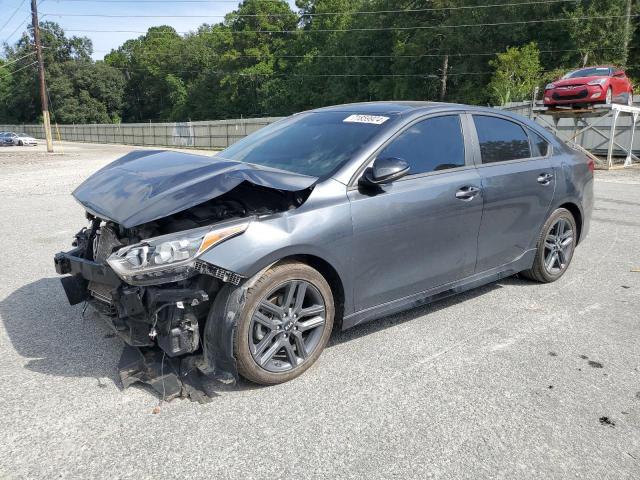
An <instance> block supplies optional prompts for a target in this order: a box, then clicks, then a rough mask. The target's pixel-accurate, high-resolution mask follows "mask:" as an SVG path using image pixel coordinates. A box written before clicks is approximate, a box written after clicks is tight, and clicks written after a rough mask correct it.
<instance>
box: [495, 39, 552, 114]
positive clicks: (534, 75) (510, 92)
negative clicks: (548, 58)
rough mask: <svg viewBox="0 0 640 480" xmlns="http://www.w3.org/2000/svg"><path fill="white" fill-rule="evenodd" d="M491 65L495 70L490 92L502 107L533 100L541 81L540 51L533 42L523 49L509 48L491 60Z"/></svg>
mask: <svg viewBox="0 0 640 480" xmlns="http://www.w3.org/2000/svg"><path fill="white" fill-rule="evenodd" d="M489 65H490V66H492V67H493V68H494V69H495V73H494V74H493V77H491V81H490V82H489V90H490V91H491V93H492V97H493V99H494V100H496V101H497V102H498V103H499V104H500V105H504V104H506V103H508V102H512V101H513V102H518V101H522V100H527V99H529V98H531V92H533V90H534V88H535V87H536V85H537V84H538V83H539V81H540V72H541V70H542V67H541V65H540V51H539V50H538V47H537V45H536V44H535V43H533V42H532V43H529V44H527V45H525V46H523V47H521V48H517V47H510V48H507V51H506V52H504V53H499V54H498V55H497V56H496V58H495V59H493V60H490V61H489Z"/></svg>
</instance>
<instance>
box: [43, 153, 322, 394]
mask: <svg viewBox="0 0 640 480" xmlns="http://www.w3.org/2000/svg"><path fill="white" fill-rule="evenodd" d="M165 153H166V152H165ZM140 158H143V157H140V156H136V157H134V158H133V160H132V161H136V160H138V159H140ZM116 163H117V164H118V165H120V167H122V162H120V163H118V162H116ZM165 163H166V158H165ZM212 164H213V165H214V166H215V162H212ZM225 168H226V171H225V174H224V175H223V177H224V179H225V180H224V182H226V183H224V182H223V183H224V188H223V187H220V188H219V189H218V190H217V191H214V192H213V193H211V194H210V197H211V198H208V199H207V198H205V197H204V196H203V195H204V194H203V193H202V192H200V193H201V194H200V195H199V196H198V200H199V201H200V203H195V205H190V206H188V207H187V208H184V209H183V210H179V211H177V212H175V209H174V208H172V207H170V206H169V205H170V204H171V202H170V201H169V197H170V196H175V195H177V192H176V189H175V188H173V187H175V185H176V184H175V183H174V184H173V186H171V185H170V184H171V183H172V181H171V178H166V175H165V178H164V179H163V180H162V182H161V181H160V180H158V181H157V184H156V186H154V188H152V189H148V190H149V191H150V192H152V193H150V194H149V195H147V198H148V201H150V202H152V203H153V205H154V206H155V207H156V208H157V206H158V203H159V197H162V199H161V200H162V202H164V203H166V204H167V207H166V209H167V211H168V212H173V213H170V214H168V215H166V216H163V217H158V216H157V210H156V213H154V214H153V215H148V212H147V213H145V201H142V200H140V198H138V199H137V204H135V203H136V202H133V203H134V204H135V205H132V204H131V202H129V201H127V200H126V198H125V199H123V198H122V196H120V195H118V196H117V197H114V198H116V200H113V199H110V200H112V201H106V200H105V199H109V197H108V196H107V195H103V196H102V203H100V202H97V200H96V198H98V196H97V195H94V196H93V197H91V196H90V195H89V190H90V189H88V187H86V185H85V184H90V185H91V186H92V188H93V187H96V185H100V181H99V180H100V175H102V174H101V172H104V171H105V170H104V169H103V170H102V171H100V172H98V173H97V174H95V175H94V176H93V177H91V178H90V179H89V180H87V182H85V184H83V185H81V186H80V187H79V188H78V189H77V190H76V192H74V195H75V196H76V198H77V199H78V200H79V201H80V202H81V203H82V204H83V205H85V206H86V208H87V218H88V220H89V225H88V226H87V227H86V228H83V229H82V230H81V231H80V232H78V233H77V234H76V236H75V239H74V241H73V246H74V248H73V249H72V250H70V251H68V252H61V253H58V254H57V255H56V256H55V259H54V261H55V268H56V271H57V272H58V273H59V274H61V275H66V276H65V277H63V278H62V279H61V281H62V285H63V287H64V290H65V293H66V295H67V298H68V300H69V303H70V304H71V305H76V304H79V303H82V302H87V303H88V304H90V305H91V306H92V307H93V308H94V309H95V310H96V311H97V312H98V313H99V314H100V316H101V317H102V318H103V319H104V320H105V321H106V322H107V324H108V325H109V326H110V327H111V328H112V329H113V331H114V332H115V333H116V334H117V335H118V336H119V337H120V338H121V339H122V340H124V342H125V343H126V345H127V347H125V350H124V352H123V355H122V358H121V360H120V365H119V369H120V376H121V379H122V383H123V386H124V387H127V386H129V385H130V384H131V383H134V382H138V381H140V382H144V383H146V384H148V385H150V386H151V387H152V388H154V390H156V391H157V392H158V394H160V395H162V397H163V398H164V399H170V398H173V397H176V396H187V397H190V398H191V399H193V400H198V401H205V400H206V399H207V398H208V397H207V396H206V394H204V392H203V391H202V388H200V386H199V385H198V384H197V381H196V380H197V378H196V376H197V375H196V372H198V371H199V372H202V373H204V374H206V375H208V376H209V377H211V378H213V379H215V380H217V381H220V382H222V383H225V384H229V383H233V382H234V381H236V380H237V371H236V366H235V359H234V357H233V333H234V324H231V323H229V322H226V321H225V319H222V318H214V317H215V314H214V310H215V309H214V308H213V307H214V305H215V304H217V303H221V302H222V303H225V302H226V299H225V298H219V297H220V296H221V295H224V296H229V295H230V294H231V292H233V291H234V290H237V287H238V285H240V284H241V283H242V282H243V280H244V279H243V277H242V275H239V274H238V273H237V272H232V271H229V270H226V269H224V268H221V267H219V266H216V265H212V264H210V263H207V262H205V261H203V260H202V259H201V258H200V256H201V254H203V253H204V252H206V251H208V250H209V249H211V248H214V247H215V246H216V245H217V244H219V243H221V242H224V241H226V240H228V239H230V238H233V237H235V236H237V235H242V234H243V233H244V231H245V230H246V229H247V227H248V226H249V224H250V223H251V222H252V221H260V218H262V217H265V216H268V215H272V214H275V213H280V212H284V211H286V210H289V209H291V208H296V207H298V206H299V205H301V204H302V203H303V202H304V201H305V200H306V198H307V197H308V195H309V192H310V189H309V188H308V187H307V188H306V189H302V190H300V185H301V184H300V181H301V180H300V178H296V179H295V181H294V182H293V183H292V184H291V187H290V189H287V188H284V189H276V188H270V187H268V186H265V185H257V184H253V183H250V182H249V181H247V180H246V178H249V177H251V178H255V179H258V180H260V181H261V182H262V183H266V180H267V179H268V177H267V176H263V177H260V176H261V174H262V172H260V171H256V172H252V173H251V175H250V174H249V173H247V171H246V169H240V171H241V174H242V175H241V176H239V177H238V178H242V181H240V182H238V181H235V180H234V181H233V182H231V181H230V180H229V178H230V175H231V176H234V175H235V176H238V175H239V174H238V173H237V167H234V168H236V170H234V171H232V172H231V173H229V167H228V165H227V166H226V167H225ZM210 170H211V169H208V171H207V182H208V185H209V186H211V185H212V182H213V177H214V175H212V172H211V171H210ZM171 171H175V165H172V166H171ZM107 172H108V173H109V175H108V176H107V183H109V182H111V181H113V178H114V175H113V171H112V170H109V169H108V167H107ZM181 175H182V177H184V176H185V175H184V174H181ZM268 175H272V173H271V172H268ZM96 177H98V178H96ZM140 177H141V175H140V174H138V175H137V178H138V180H137V181H138V182H141V180H140ZM312 180H313V179H311V181H312ZM129 181H130V183H131V179H129ZM134 183H135V182H134ZM177 183H180V182H177ZM307 183H309V184H310V181H309V180H307V182H306V183H304V184H303V185H302V186H303V187H304V185H306V184H307ZM190 184H191V185H193V178H191V183H190ZM159 185H162V188H160V187H159ZM279 186H284V187H287V185H279ZM183 187H184V188H185V189H186V190H184V193H183V194H182V195H183V196H188V188H187V185H186V183H185V182H183V183H182V184H181V188H183ZM104 188H105V189H106V186H105V187H104ZM137 188H143V187H142V185H141V184H139V185H138V187H137ZM163 189H164V190H163ZM104 191H106V190H104ZM158 192H162V194H161V195H159V194H158ZM83 198H90V199H91V200H90V201H87V202H86V203H85V202H84V201H83V200H82V199H83ZM194 202H195V197H191V200H190V201H189V204H193V203H194ZM181 205H182V206H183V207H184V206H185V205H186V204H185V203H182V204H181ZM123 209H124V210H123ZM123 211H126V214H122V212H123ZM96 212H103V213H102V214H97V213H96ZM145 215H146V217H145ZM133 217H135V218H138V219H144V220H145V223H140V224H137V225H134V226H131V225H130V222H129V220H130V219H131V218H133ZM117 219H126V221H125V220H122V223H121V222H120V221H118V220H117ZM127 222H129V223H127ZM249 253H250V252H247V254H249ZM225 287H226V288H225Z"/></svg>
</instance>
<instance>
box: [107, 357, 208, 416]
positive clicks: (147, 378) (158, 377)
mask: <svg viewBox="0 0 640 480" xmlns="http://www.w3.org/2000/svg"><path fill="white" fill-rule="evenodd" d="M195 363H196V358H195V357H187V358H184V359H176V358H171V357H169V356H167V355H164V354H163V353H162V352H161V351H160V350H159V349H157V348H136V347H131V346H129V345H125V347H124V349H123V350H122V355H121V357H120V361H119V362H118V372H119V374H120V380H121V381H122V387H123V388H127V387H129V386H131V385H133V384H134V383H138V382H141V383H144V384H146V385H149V386H150V387H151V388H152V389H153V390H154V391H155V392H156V393H157V394H158V396H159V397H160V398H161V399H162V400H163V401H166V402H169V401H171V400H173V399H174V398H188V399H189V400H191V401H192V402H198V403H209V402H210V401H211V400H212V396H211V395H210V394H208V393H207V392H206V391H205V390H204V388H203V386H202V380H201V376H200V375H201V374H200V373H199V372H198V369H197V368H196V365H195ZM213 396H217V395H216V394H213Z"/></svg>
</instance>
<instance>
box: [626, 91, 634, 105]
mask: <svg viewBox="0 0 640 480" xmlns="http://www.w3.org/2000/svg"><path fill="white" fill-rule="evenodd" d="M627 105H628V106H629V107H632V106H633V91H630V92H629V95H628V96H627Z"/></svg>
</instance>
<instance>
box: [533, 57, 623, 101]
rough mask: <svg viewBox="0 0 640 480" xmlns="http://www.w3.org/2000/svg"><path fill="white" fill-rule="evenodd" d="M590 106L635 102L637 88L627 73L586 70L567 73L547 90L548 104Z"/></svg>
mask: <svg viewBox="0 0 640 480" xmlns="http://www.w3.org/2000/svg"><path fill="white" fill-rule="evenodd" d="M588 103H606V104H607V105H609V104H611V103H622V104H625V105H631V104H632V103H633V85H631V81H630V80H629V78H628V77H627V76H626V74H625V73H624V71H623V70H621V69H619V68H617V67H612V66H602V67H586V68H581V69H580V70H574V71H573V72H569V73H567V74H566V75H565V76H564V77H562V78H561V79H559V80H556V81H554V82H553V83H550V84H548V85H547V86H546V87H544V105H545V106H547V107H555V106H559V105H567V106H571V105H575V106H582V105H584V104H588Z"/></svg>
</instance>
